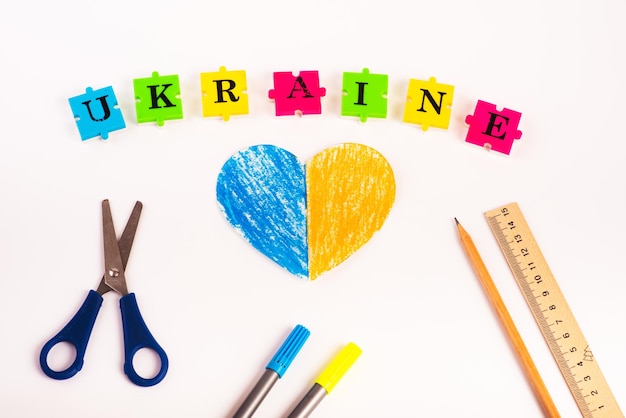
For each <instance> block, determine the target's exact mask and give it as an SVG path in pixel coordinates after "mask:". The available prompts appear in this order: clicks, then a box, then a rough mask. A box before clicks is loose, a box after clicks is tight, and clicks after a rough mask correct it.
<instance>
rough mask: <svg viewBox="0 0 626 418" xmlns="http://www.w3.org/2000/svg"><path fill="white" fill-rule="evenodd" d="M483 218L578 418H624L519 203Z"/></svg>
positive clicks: (494, 211)
mask: <svg viewBox="0 0 626 418" xmlns="http://www.w3.org/2000/svg"><path fill="white" fill-rule="evenodd" d="M485 217H486V218H487V221H488V222H489V227H490V228H491V231H492V232H493V234H494V235H495V237H496V239H497V241H498V245H499V246H500V249H501V250H502V253H503V254H504V257H505V258H506V261H507V263H508V264H509V267H510V268H511V271H512V272H513V276H515V280H516V281H517V284H518V285H519V288H520V289H521V291H522V293H523V294H524V298H525V299H526V303H528V306H529V307H530V310H531V311H532V314H533V316H534V317H535V321H537V325H539V328H540V329H541V333H542V334H543V336H544V338H545V340H546V342H547V343H548V346H549V347H550V351H551V352H552V355H553V356H554V359H555V360H556V362H557V364H558V367H559V369H560V370H561V373H562V374H563V377H564V378H565V381H566V383H567V386H568V387H569V390H570V391H571V392H572V395H573V396H574V400H575V401H576V404H577V405H578V408H579V409H580V412H581V413H582V415H583V417H585V418H587V417H593V418H599V417H603V418H604V417H606V418H617V417H622V418H623V417H624V414H623V413H622V411H621V410H620V408H619V405H618V404H617V401H616V400H615V397H614V396H613V393H612V392H611V389H610V388H609V385H608V383H607V382H606V379H605V378H604V375H603V374H602V371H601V370H600V367H599V366H598V362H597V360H596V359H595V358H594V356H593V354H592V352H591V349H590V348H589V344H588V343H587V340H586V339H585V336H584V335H583V333H582V331H581V329H580V327H579V326H578V323H577V322H576V319H575V318H574V315H573V313H572V311H571V309H570V307H569V305H568V304H567V301H566V300H565V297H564V296H563V293H562V292H561V289H560V288H559V285H558V284H557V282H556V280H555V278H554V276H553V274H552V272H551V271H550V268H549V267H548V263H547V262H546V260H545V258H544V257H543V254H542V253H541V250H540V249H539V245H538V244H537V241H536V240H535V237H534V236H533V234H532V232H531V230H530V227H529V226H528V223H527V222H526V219H525V218H524V215H523V214H522V211H521V210H520V208H519V206H518V204H517V203H511V204H508V205H505V206H502V207H500V208H497V209H494V210H492V211H489V212H487V213H485Z"/></svg>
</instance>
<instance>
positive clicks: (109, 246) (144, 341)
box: [39, 200, 169, 387]
mask: <svg viewBox="0 0 626 418" xmlns="http://www.w3.org/2000/svg"><path fill="white" fill-rule="evenodd" d="M142 207H143V205H142V203H141V202H139V201H138V202H137V203H136V204H135V207H134V208H133V211H132V213H131V215H130V218H129V219H128V222H127V223H126V227H125V228H124V232H123V233H122V236H121V237H120V240H119V242H118V240H117V236H116V235H115V227H114V225H113V218H112V216H111V207H110V206H109V201H108V200H103V201H102V227H103V238H104V267H105V269H104V276H103V277H102V280H101V281H100V284H99V285H98V288H97V290H95V291H94V290H90V291H89V294H88V295H87V298H86V299H85V301H84V302H83V304H82V306H81V307H80V308H79V310H78V312H76V314H75V315H74V317H73V318H72V319H71V320H70V321H69V322H68V323H67V325H65V327H64V328H63V329H62V330H61V331H59V333H58V334H57V335H55V336H54V337H52V338H51V339H50V340H49V341H48V342H47V343H46V344H44V346H43V348H42V349H41V354H40V356H39V363H40V365H41V369H42V370H43V372H44V373H45V374H46V375H47V376H48V377H51V378H53V379H57V380H63V379H69V378H70V377H72V376H74V375H75V374H76V373H78V372H79V371H80V369H82V367H83V358H84V356H85V351H86V349H87V343H88V342H89V336H90V335H91V330H92V329H93V326H94V323H95V321H96V317H97V315H98V311H99V310H100V306H101V305H102V300H103V299H102V295H104V294H105V293H107V292H109V291H111V290H112V291H114V292H117V293H119V294H120V295H122V297H121V299H120V310H121V312H122V330H123V334H124V373H126V375H127V376H128V379H130V381H131V382H133V383H134V384H136V385H138V386H144V387H145V386H153V385H156V384H157V383H159V382H160V381H161V380H163V378H164V377H165V374H166V373H167V368H168V364H169V363H168V360H167V355H166V354H165V351H163V349H162V348H161V346H160V345H159V344H158V343H157V342H156V340H155V339H154V337H153V336H152V334H151V333H150V331H149V330H148V327H146V324H145V323H144V321H143V318H142V316H141V313H140V312H139V308H138V306H137V300H136V299H135V294H134V293H128V288H127V286H126V278H125V275H124V268H125V267H126V263H127V262H128V257H129V255H130V249H131V247H132V245H133V240H134V238H135V232H136V230H137V224H138V223H139V216H140V215H141V209H142ZM61 342H67V343H70V344H72V345H73V346H74V347H75V349H76V359H75V360H74V362H73V363H72V364H71V365H70V366H69V367H68V368H67V369H65V370H62V371H55V370H52V369H51V368H50V367H49V366H48V354H49V353H50V350H51V349H52V348H53V347H54V346H55V345H57V344H59V343H61ZM142 348H147V349H150V350H153V351H154V352H156V354H157V355H158V356H159V358H160V360H161V368H160V370H159V371H158V372H157V374H156V375H155V376H154V377H152V378H143V377H141V376H139V375H138V374H137V372H136V371H135V369H134V367H133V357H134V355H135V354H136V353H137V351H139V350H140V349H142Z"/></svg>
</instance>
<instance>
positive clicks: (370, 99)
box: [341, 68, 389, 122]
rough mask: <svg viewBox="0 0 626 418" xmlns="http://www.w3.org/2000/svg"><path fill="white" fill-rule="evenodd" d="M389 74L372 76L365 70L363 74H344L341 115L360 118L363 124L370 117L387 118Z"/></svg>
mask: <svg viewBox="0 0 626 418" xmlns="http://www.w3.org/2000/svg"><path fill="white" fill-rule="evenodd" d="M388 86H389V77H388V76H387V74H370V71H369V69H367V68H364V69H363V72H361V73H343V87H342V90H343V96H342V98H341V115H342V116H358V117H359V118H360V119H361V122H365V121H367V118H368V117H372V118H386V117H387V90H388Z"/></svg>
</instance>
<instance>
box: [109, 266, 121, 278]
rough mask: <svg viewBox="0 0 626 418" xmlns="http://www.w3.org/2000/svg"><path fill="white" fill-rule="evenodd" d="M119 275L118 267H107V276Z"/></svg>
mask: <svg viewBox="0 0 626 418" xmlns="http://www.w3.org/2000/svg"><path fill="white" fill-rule="evenodd" d="M119 275H120V271H119V270H118V269H116V268H115V267H114V268H112V269H109V276H110V277H117V276H119Z"/></svg>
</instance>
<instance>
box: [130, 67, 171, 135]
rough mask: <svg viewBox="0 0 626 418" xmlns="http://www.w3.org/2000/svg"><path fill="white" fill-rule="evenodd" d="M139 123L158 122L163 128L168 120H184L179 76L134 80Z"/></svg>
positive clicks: (155, 75) (155, 73)
mask: <svg viewBox="0 0 626 418" xmlns="http://www.w3.org/2000/svg"><path fill="white" fill-rule="evenodd" d="M133 87H134V89H135V109H136V111H137V123H144V122H156V123H157V125H159V126H163V123H165V121H166V120H173V119H182V118H183V102H182V100H181V98H180V82H179V81H178V75H177V74H174V75H163V76H161V75H159V73H158V72H156V71H154V72H153V73H152V77H148V78H136V79H134V80H133Z"/></svg>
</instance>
